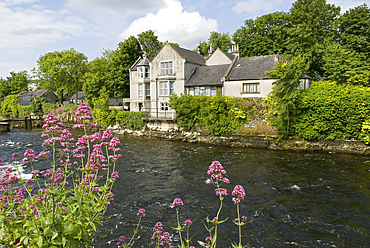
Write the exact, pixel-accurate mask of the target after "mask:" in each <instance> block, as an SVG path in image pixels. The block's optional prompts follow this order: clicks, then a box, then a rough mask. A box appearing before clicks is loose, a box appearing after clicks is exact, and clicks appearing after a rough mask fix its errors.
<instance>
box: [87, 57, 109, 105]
mask: <svg viewBox="0 0 370 248" xmlns="http://www.w3.org/2000/svg"><path fill="white" fill-rule="evenodd" d="M112 53H113V52H112V51H104V52H103V55H102V57H100V58H96V59H94V60H93V61H90V62H89V64H88V67H89V70H88V71H87V72H86V73H85V83H84V85H83V87H82V90H83V91H84V95H85V99H86V101H87V103H88V105H89V106H90V107H91V108H94V104H93V101H92V99H93V98H94V97H99V91H100V89H102V88H103V87H106V90H107V93H108V94H109V95H114V94H113V92H111V91H110V89H109V84H110V77H109V76H110V74H109V73H110V70H109V69H112V70H113V69H114V68H113V66H111V58H110V57H111V54H112Z"/></svg>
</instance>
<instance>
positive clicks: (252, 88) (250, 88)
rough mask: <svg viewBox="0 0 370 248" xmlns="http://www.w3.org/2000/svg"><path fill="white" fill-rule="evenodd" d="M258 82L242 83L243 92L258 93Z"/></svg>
mask: <svg viewBox="0 0 370 248" xmlns="http://www.w3.org/2000/svg"><path fill="white" fill-rule="evenodd" d="M259 92H260V83H244V84H243V93H259Z"/></svg>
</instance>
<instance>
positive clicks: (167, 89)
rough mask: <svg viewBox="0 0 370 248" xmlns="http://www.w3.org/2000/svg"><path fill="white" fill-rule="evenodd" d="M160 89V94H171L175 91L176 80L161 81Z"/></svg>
mask: <svg viewBox="0 0 370 248" xmlns="http://www.w3.org/2000/svg"><path fill="white" fill-rule="evenodd" d="M171 86H172V87H171ZM158 91H159V95H160V96H171V95H172V94H174V93H175V81H174V80H161V81H159V89H158Z"/></svg>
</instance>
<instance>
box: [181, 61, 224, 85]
mask: <svg viewBox="0 0 370 248" xmlns="http://www.w3.org/2000/svg"><path fill="white" fill-rule="evenodd" d="M229 67H230V65H210V66H199V67H197V68H195V70H194V71H193V73H192V75H191V76H190V78H189V79H188V81H186V83H185V86H186V87H190V86H222V82H221V78H222V77H223V76H225V73H226V72H227V69H228V68H229Z"/></svg>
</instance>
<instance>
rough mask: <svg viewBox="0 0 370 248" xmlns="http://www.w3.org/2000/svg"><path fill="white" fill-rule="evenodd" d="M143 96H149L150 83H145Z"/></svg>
mask: <svg viewBox="0 0 370 248" xmlns="http://www.w3.org/2000/svg"><path fill="white" fill-rule="evenodd" d="M145 96H150V84H145Z"/></svg>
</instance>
